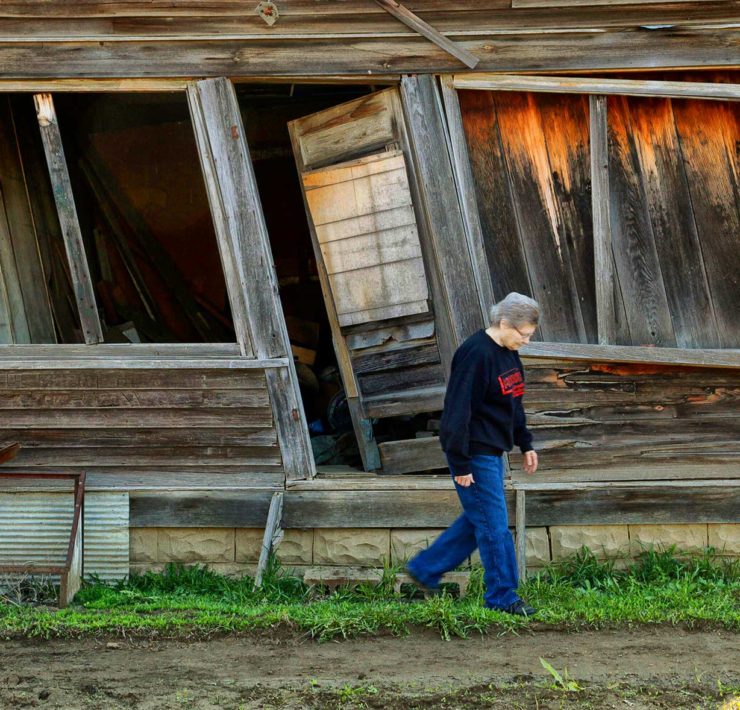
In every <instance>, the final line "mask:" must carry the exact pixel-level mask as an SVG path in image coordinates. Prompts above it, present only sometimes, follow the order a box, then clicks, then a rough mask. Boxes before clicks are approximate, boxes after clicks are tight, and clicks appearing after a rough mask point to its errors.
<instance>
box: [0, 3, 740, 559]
mask: <svg viewBox="0 0 740 710" xmlns="http://www.w3.org/2000/svg"><path fill="white" fill-rule="evenodd" d="M255 5H256V2H242V1H241V0H204V1H199V2H192V1H191V0H167V2H164V1H160V0H147V1H144V0H125V1H122V2H115V3H112V2H111V3H108V2H100V1H94V0H70V1H67V2H41V1H39V0H9V1H8V2H3V3H2V5H1V6H0V93H1V95H0V196H1V198H2V199H1V200H0V275H1V276H2V278H0V341H1V342H2V345H1V346H0V383H1V384H0V439H1V440H2V441H6V442H12V441H17V442H20V443H21V445H22V447H23V448H22V450H21V452H20V454H19V455H18V458H17V459H16V460H15V461H14V462H13V463H12V464H8V465H7V466H6V468H8V469H9V470H13V471H18V472H26V473H32V472H35V471H41V470H44V471H49V470H58V471H79V470H85V471H86V472H87V489H88V492H89V496H92V498H91V499H92V500H95V496H98V498H97V500H98V501H99V503H98V505H97V508H96V509H101V508H106V505H108V504H107V503H106V504H105V505H102V506H101V504H100V501H109V503H110V506H113V507H116V509H117V510H119V511H122V513H121V516H119V517H118V518H116V520H118V521H119V523H117V524H118V528H117V530H118V538H116V539H117V540H118V543H116V545H118V547H117V550H118V552H117V553H116V554H118V555H119V558H118V559H119V564H118V567H116V569H117V570H118V572H119V573H120V571H121V570H122V569H124V568H126V567H127V564H128V559H129V554H130V556H131V560H132V562H133V563H134V564H138V565H151V564H157V563H161V562H165V561H168V560H173V559H175V560H177V559H179V560H184V561H194V560H204V561H208V562H212V563H222V564H224V565H226V566H227V567H228V566H233V565H238V564H239V563H251V562H253V561H254V559H255V557H256V555H257V554H258V552H259V543H260V541H261V531H260V528H262V527H264V525H265V520H266V518H267V513H268V507H269V504H270V500H271V499H272V497H273V494H274V493H275V492H277V491H281V492H283V494H284V495H283V501H284V503H283V505H284V507H283V513H282V527H283V528H284V529H285V531H286V537H285V541H284V543H283V546H282V548H281V550H282V552H283V558H284V559H285V560H286V561H287V562H289V563H291V564H311V563H329V562H331V563H342V562H352V563H358V564H372V563H373V562H377V561H379V560H380V559H381V558H382V557H386V558H388V557H394V558H395V559H401V558H402V557H403V556H405V555H406V554H407V553H408V552H409V551H410V550H412V549H413V548H414V547H415V546H417V545H419V544H423V541H424V540H426V539H427V538H428V537H430V536H431V535H432V534H433V531H434V529H436V528H439V527H443V526H445V525H447V524H448V523H449V522H450V521H451V519H452V517H453V516H454V515H455V512H456V510H457V502H456V498H455V493H454V490H453V489H452V486H451V483H450V480H449V476H448V475H447V474H445V472H444V471H442V470H440V469H442V468H443V466H444V462H443V457H442V454H441V451H440V449H439V445H438V441H437V438H436V436H435V426H436V423H437V421H438V416H439V410H440V409H441V406H442V399H443V395H444V389H445V379H446V376H447V373H448V370H449V363H450V359H451V356H452V353H453V352H454V350H455V348H456V347H457V346H458V345H459V343H460V342H461V341H462V340H463V339H464V338H465V337H467V336H468V335H469V334H471V333H472V332H474V331H475V330H476V329H478V328H480V327H481V326H483V325H484V322H485V314H486V312H487V310H488V307H489V306H490V304H491V302H492V301H493V300H494V299H496V298H499V297H501V296H503V295H505V294H506V293H507V292H508V291H511V290H518V291H522V292H525V293H530V294H532V295H533V296H534V297H535V298H537V299H538V300H539V301H540V302H541V304H542V306H543V308H544V318H543V322H542V326H541V328H540V330H539V332H538V339H537V342H534V343H532V344H531V345H530V346H529V347H528V348H526V349H525V350H524V351H523V355H525V356H526V357H525V366H526V368H527V378H528V383H527V395H526V398H525V401H526V406H527V409H528V413H529V419H530V423H531V425H532V427H533V429H534V432H535V437H536V444H537V446H538V448H539V449H540V451H541V466H542V471H541V473H539V474H538V475H537V478H536V481H535V482H539V483H545V484H549V485H545V486H543V487H541V489H537V487H536V486H535V490H531V491H530V495H529V496H528V498H527V524H528V525H529V526H531V527H534V528H537V532H536V533H535V534H534V535H532V536H530V540H531V542H532V544H531V549H530V554H531V555H532V557H533V559H534V560H535V561H536V562H542V561H544V560H546V559H549V558H550V556H551V555H557V554H559V553H560V552H561V551H565V550H570V549H573V547H574V546H578V544H579V543H580V542H587V543H589V542H590V543H591V544H592V545H593V546H594V547H597V548H598V547H600V546H604V547H605V548H608V549H616V548H619V547H623V546H627V545H632V546H634V544H635V543H639V542H649V541H651V540H655V539H657V538H659V537H660V536H661V535H663V537H664V539H665V540H666V541H669V542H676V543H678V544H679V546H680V545H684V546H686V547H687V548H691V547H701V546H704V545H706V544H713V545H715V546H716V547H719V548H722V547H723V546H724V545H726V549H727V551H728V552H730V551H732V550H733V549H734V551H735V554H740V552H739V551H738V550H739V549H740V548H739V547H738V545H739V543H738V535H740V533H738V527H739V526H738V524H739V523H740V517H739V514H738V510H740V497H739V496H738V488H737V482H738V480H740V459H739V458H738V457H739V456H740V428H739V426H738V424H739V423H740V415H739V413H738V408H737V396H738V392H740V318H738V306H739V305H740V304H739V302H738V300H739V299H738V294H739V293H740V248H739V247H740V239H739V238H740V193H739V190H740V188H739V186H738V173H739V171H738V156H739V150H740V149H739V148H738V146H739V145H740V114H739V112H738V103H737V100H738V98H740V41H739V40H740V31H739V29H740V6H739V5H738V3H737V2H731V1H694V2H673V3H655V2H644V1H642V2H640V1H638V0H634V1H633V2H629V1H628V0H617V1H616V2H604V1H603V0H592V1H591V2H589V1H588V0H492V1H491V2H479V1H476V2H472V1H471V2H468V1H462V2H457V3H446V2H438V1H436V0H419V1H418V2H409V3H407V4H406V5H405V6H403V5H402V6H399V5H398V4H397V3H395V2H393V1H392V0H387V1H385V2H377V3H376V2H373V1H371V0H353V1H348V0H345V1H342V0H325V1H322V2H319V1H318V0H277V1H276V2H275V3H260V4H259V5H257V6H256V7H255ZM510 463H511V467H512V470H513V471H514V473H515V477H516V471H517V469H518V465H519V462H518V457H517V456H516V455H515V454H514V455H512V457H511V462H510ZM584 481H585V482H587V483H588V485H585V486H581V488H579V487H578V484H582V483H583V482H584ZM620 481H621V485H619V484H618V483H619V482H620ZM615 483H616V484H617V485H615ZM44 485H47V484H44ZM0 486H2V488H1V489H0V490H3V491H4V492H3V493H0V496H5V500H6V501H8V500H11V498H12V497H13V496H15V497H14V498H12V502H13V505H14V506H15V507H13V505H11V506H10V508H8V509H9V510H11V509H12V510H13V511H17V510H23V509H24V505H25V503H24V500H28V501H30V500H37V499H36V498H33V497H34V496H39V495H46V493H42V492H40V488H39V484H38V483H34V482H32V481H31V480H30V479H29V480H23V481H19V480H18V479H13V480H12V481H9V480H6V481H2V480H0ZM18 496H28V498H27V499H23V498H22V497H18ZM105 496H108V498H106V497H105ZM512 502H513V499H512ZM6 505H10V504H8V503H6ZM93 507H95V506H93ZM2 510H3V509H2V503H0V512H2ZM513 510H514V507H513V506H512V513H513ZM65 514H66V513H64V512H62V513H59V516H61V517H63V516H64V515H65ZM1 517H2V516H0V518H1ZM2 519H3V520H5V518H2ZM8 519H9V520H10V521H11V522H10V524H12V516H11V517H9V518H8ZM55 519H56V518H55ZM33 520H34V521H36V522H34V523H33V525H38V524H41V525H43V524H45V523H44V518H43V511H42V513H39V515H38V518H34V519H33ZM100 520H102V521H103V522H100ZM105 520H106V518H105V516H101V517H100V518H99V519H98V518H95V520H92V519H91V521H90V523H89V525H88V529H90V530H93V531H95V530H96V529H97V528H96V527H95V526H96V525H98V527H100V526H102V528H101V529H102V530H103V533H101V535H100V540H101V542H100V544H99V548H100V549H103V550H104V548H105V544H106V543H105V539H107V538H106V536H105V534H104V533H105V529H106V527H105V526H106V523H105V522H104V521H105ZM96 521H97V522H96ZM121 521H123V522H121ZM658 524H660V525H665V526H668V527H665V528H662V529H660V528H656V527H651V526H656V525H658ZM33 525H32V527H33ZM111 525H112V523H111ZM675 525H682V527H673V526H675ZM129 531H130V537H129ZM91 534H93V533H91ZM656 536H657V537H656ZM682 536H683V537H682ZM91 539H92V538H91ZM129 539H130V541H131V545H132V546H131V550H130V552H129V547H128V541H129ZM733 545H735V548H733ZM121 550H122V551H121ZM90 554H92V553H90ZM96 554H97V553H96ZM100 554H101V555H102V557H103V558H104V557H105V553H104V552H102V553H100ZM121 555H122V556H123V557H121ZM101 564H102V563H101ZM103 567H105V565H104V564H103ZM114 567H115V565H114ZM124 571H125V570H124Z"/></svg>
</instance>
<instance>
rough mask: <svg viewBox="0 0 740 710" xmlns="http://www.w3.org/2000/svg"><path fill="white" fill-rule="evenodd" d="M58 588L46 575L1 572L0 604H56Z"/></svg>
mask: <svg viewBox="0 0 740 710" xmlns="http://www.w3.org/2000/svg"><path fill="white" fill-rule="evenodd" d="M57 599H58V594H57V590H56V588H55V586H54V584H53V583H52V580H51V578H50V577H48V576H46V575H34V576H31V575H29V574H0V604H12V605H14V606H42V605H48V604H56V603H57Z"/></svg>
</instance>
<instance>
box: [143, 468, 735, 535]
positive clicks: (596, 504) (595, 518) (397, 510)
mask: <svg viewBox="0 0 740 710" xmlns="http://www.w3.org/2000/svg"><path fill="white" fill-rule="evenodd" d="M332 483H336V482H335V481H332ZM365 485H366V486H367V488H365V489H353V490H336V489H334V490H316V491H309V490H291V489H290V488H289V489H288V490H287V491H286V493H285V498H284V508H283V527H284V528H286V529H290V528H298V529H305V528H314V527H316V528H329V527H332V528H356V527H367V528H389V527H390V528H404V527H407V528H433V527H446V526H448V525H450V524H452V522H453V521H454V520H455V518H456V517H457V516H458V515H460V501H459V499H458V497H457V494H456V493H455V490H454V489H453V488H452V486H451V484H450V480H449V478H448V477H445V480H444V481H443V482H442V486H439V487H437V488H434V489H431V490H430V489H427V490H409V488H408V482H404V489H402V490H383V488H382V483H380V485H377V486H372V488H371V487H370V485H371V484H365ZM737 491H738V488H737V487H735V488H731V489H727V488H725V489H722V488H716V487H714V488H709V489H708V488H706V487H697V488H682V489H680V490H670V489H668V490H666V488H641V489H639V490H631V491H624V490H622V491H620V490H613V489H612V490H603V489H602V490H589V491H572V490H570V491H569V490H559V491H548V492H541V491H531V492H529V493H527V524H528V525H532V526H538V525H607V524H619V525H626V524H628V523H630V524H637V523H648V524H650V523H652V524H655V523H663V522H665V523H674V524H675V523H724V522H727V523H737V522H740V515H739V511H740V493H738V492H737ZM271 497H272V491H269V490H268V491H264V492H262V491H250V492H249V493H247V494H245V493H203V492H197V491H196V492H182V493H170V494H168V495H163V494H162V493H161V492H160V493H132V494H131V514H130V525H131V527H137V528H138V527H151V528H157V527H261V526H263V525H264V524H265V519H266V517H267V511H268V508H269V505H270V499H271ZM507 502H508V509H509V515H510V518H509V524H510V525H512V526H513V525H514V522H515V521H514V514H515V510H516V506H515V505H514V492H513V491H509V492H507Z"/></svg>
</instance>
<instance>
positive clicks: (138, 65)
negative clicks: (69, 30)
mask: <svg viewBox="0 0 740 710" xmlns="http://www.w3.org/2000/svg"><path fill="white" fill-rule="evenodd" d="M242 12H243V8H242ZM466 19H468V18H466ZM468 21H469V20H468ZM639 26H640V25H639V21H638V24H637V27H639ZM717 32H718V31H717V29H716V28H715V27H714V26H712V24H711V23H706V22H702V23H700V24H699V25H698V26H696V25H694V26H691V25H690V26H687V27H679V28H677V29H673V27H667V28H665V27H664V28H660V27H659V28H657V29H655V30H653V31H644V32H640V31H635V25H632V26H630V27H627V28H625V27H616V28H606V29H605V30H600V29H599V28H594V27H587V28H582V29H574V30H570V31H565V32H558V31H554V32H553V31H544V32H542V33H531V32H528V31H527V28H526V27H525V28H522V27H517V28H516V29H515V30H513V31H509V32H504V33H497V32H495V31H489V32H486V33H485V34H483V35H482V36H481V35H473V36H472V37H471V36H465V35H460V36H459V37H454V36H453V38H454V39H457V40H458V41H459V42H460V43H461V44H462V46H463V47H464V48H465V49H467V50H468V51H470V52H472V53H473V54H475V55H476V56H478V57H480V60H481V61H480V64H479V65H478V66H477V69H480V70H482V71H494V72H496V71H503V72H512V71H529V72H531V71H535V72H548V71H587V70H591V71H594V70H597V71H598V70H602V71H603V70H617V69H627V70H634V69H639V68H656V67H667V68H670V67H673V68H676V67H687V66H689V67H691V66H694V67H702V66H704V67H717V66H734V65H736V63H737V61H736V57H735V53H734V52H733V51H732V49H731V47H732V45H733V43H734V42H735V41H736V37H737V29H736V28H735V27H734V26H730V27H728V28H726V29H723V30H722V32H721V35H720V41H717ZM44 39H46V38H44ZM302 39H303V38H301V37H298V38H296V37H295V36H293V37H285V36H284V35H283V36H282V37H281V36H280V35H277V37H276V38H274V39H273V38H271V37H264V36H261V37H258V38H250V39H248V40H247V41H245V40H244V39H243V38H233V37H230V36H228V35H227V36H226V37H225V38H223V39H221V38H218V39H216V40H215V41H214V39H210V38H206V39H203V38H197V39H192V40H191V39H188V38H181V39H179V40H176V41H170V40H168V39H164V38H153V39H151V40H141V39H138V38H135V39H131V38H129V39H125V40H123V41H120V42H108V41H107V38H105V37H104V38H102V39H93V38H86V39H72V40H69V41H65V40H62V41H57V42H48V41H39V42H33V41H29V42H7V43H3V44H0V67H2V73H3V75H4V76H6V77H8V78H13V79H22V78H26V79H36V78H44V79H49V78H63V77H66V78H70V77H82V76H84V77H91V78H96V77H101V78H102V77H110V78H116V77H120V78H123V77H188V78H195V77H203V76H209V77H218V76H238V77H250V76H253V77H270V76H280V77H285V76H322V75H337V74H345V75H347V74H355V75H359V76H363V77H367V76H368V75H373V74H379V75H382V76H387V74H388V73H389V72H390V73H392V74H395V75H396V76H400V75H402V74H405V73H416V72H422V73H428V72H440V73H449V72H453V71H459V68H460V64H459V62H458V60H457V59H456V58H454V57H452V56H450V55H449V54H448V53H447V52H445V51H444V50H442V49H440V48H438V47H436V46H435V45H433V44H432V43H431V42H429V41H428V40H427V39H425V38H423V37H420V36H418V35H411V34H407V33H406V32H405V31H404V32H402V33H401V36H400V37H399V36H393V35H381V36H373V35H372V34H371V35H370V36H361V37H348V38H347V40H349V41H345V42H337V38H335V37H331V36H329V37H318V38H316V37H310V38H309V40H310V41H301V40H302Z"/></svg>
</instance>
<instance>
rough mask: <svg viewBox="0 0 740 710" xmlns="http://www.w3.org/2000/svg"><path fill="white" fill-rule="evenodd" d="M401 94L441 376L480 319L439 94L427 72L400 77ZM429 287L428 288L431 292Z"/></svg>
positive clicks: (482, 320)
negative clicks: (432, 284) (431, 281)
mask: <svg viewBox="0 0 740 710" xmlns="http://www.w3.org/2000/svg"><path fill="white" fill-rule="evenodd" d="M401 99H402V102H403V107H404V113H405V116H406V122H407V126H408V136H409V140H410V143H411V146H412V148H413V153H414V165H415V166H416V174H417V178H418V184H417V190H418V193H419V194H418V204H417V209H420V210H423V213H424V219H425V221H426V226H427V229H426V231H425V232H423V233H422V240H423V241H422V244H423V248H424V250H425V252H426V254H427V260H428V262H431V264H432V265H431V266H430V267H429V271H434V275H435V276H436V278H437V279H438V280H439V285H438V286H437V287H436V291H437V295H436V298H435V299H434V302H435V308H436V310H435V313H436V317H437V320H438V322H439V321H441V322H442V324H443V329H442V330H441V335H440V340H439V342H440V354H441V357H442V363H443V367H444V372H445V377H447V373H448V371H449V366H450V361H451V360H450V354H449V352H450V350H455V349H456V348H457V347H459V346H460V345H461V344H462V342H463V341H464V340H465V339H466V338H467V337H468V336H470V335H472V334H473V333H474V332H475V331H476V330H478V329H479V328H481V327H482V326H483V325H484V323H485V320H486V318H485V316H484V314H483V313H482V311H481V304H480V301H479V299H478V291H477V288H476V284H475V280H474V279H473V278H471V275H472V273H473V267H472V261H471V256H470V248H469V245H468V240H467V234H466V230H465V224H464V222H463V216H462V212H461V208H460V202H459V199H458V196H457V186H456V183H455V176H454V171H453V167H452V158H451V156H450V153H449V150H445V149H444V147H443V146H446V145H447V137H446V136H447V134H446V128H445V120H444V115H443V113H442V99H441V96H440V95H439V90H438V88H437V85H436V82H435V80H434V78H433V77H431V76H408V77H404V78H403V79H402V80H401ZM434 290H435V289H434V288H433V292H434Z"/></svg>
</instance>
